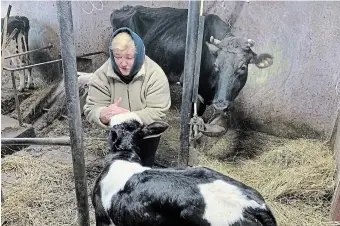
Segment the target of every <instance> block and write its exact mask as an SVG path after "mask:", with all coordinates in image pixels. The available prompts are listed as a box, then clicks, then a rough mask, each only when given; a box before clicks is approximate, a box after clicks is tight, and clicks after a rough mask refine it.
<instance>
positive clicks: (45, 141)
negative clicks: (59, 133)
mask: <svg viewBox="0 0 340 226" xmlns="http://www.w3.org/2000/svg"><path fill="white" fill-rule="evenodd" d="M98 141H107V139H106V138H85V139H84V142H98ZM1 144H2V145H4V144H5V145H60V146H70V145H71V139H70V137H50V138H40V137H39V138H38V137H33V138H32V137H20V138H1Z"/></svg>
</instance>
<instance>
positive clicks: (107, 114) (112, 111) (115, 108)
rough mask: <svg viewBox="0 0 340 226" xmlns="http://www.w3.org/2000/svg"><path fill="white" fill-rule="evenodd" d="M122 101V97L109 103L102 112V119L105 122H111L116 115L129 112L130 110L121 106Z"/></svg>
mask: <svg viewBox="0 0 340 226" xmlns="http://www.w3.org/2000/svg"><path fill="white" fill-rule="evenodd" d="M120 102H122V98H121V97H120V98H119V99H118V100H117V102H116V103H114V104H111V105H109V106H108V107H106V108H104V109H103V110H102V111H101V112H100V121H101V122H102V123H103V124H105V125H107V124H108V123H109V122H110V120H111V117H112V116H114V115H118V114H121V113H126V112H129V110H127V109H125V108H121V107H119V105H120Z"/></svg>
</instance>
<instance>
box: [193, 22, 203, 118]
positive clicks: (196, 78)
mask: <svg viewBox="0 0 340 226" xmlns="http://www.w3.org/2000/svg"><path fill="white" fill-rule="evenodd" d="M204 19H205V17H204V16H200V17H199V24H198V38H197V49H196V62H195V74H194V86H193V94H192V102H193V103H196V101H197V94H198V85H199V80H200V73H201V56H202V44H203V34H204ZM195 113H197V112H195Z"/></svg>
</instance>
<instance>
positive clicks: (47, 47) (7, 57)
mask: <svg viewBox="0 0 340 226" xmlns="http://www.w3.org/2000/svg"><path fill="white" fill-rule="evenodd" d="M50 48H53V45H52V44H50V45H48V46H45V47H42V48H40V49H33V50H30V51H26V52H22V53H18V54H14V55H10V56H6V57H5V59H9V58H13V57H16V56H21V55H25V54H29V53H33V52H36V51H40V50H44V49H50Z"/></svg>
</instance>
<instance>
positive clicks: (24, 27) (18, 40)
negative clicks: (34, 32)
mask: <svg viewBox="0 0 340 226" xmlns="http://www.w3.org/2000/svg"><path fill="white" fill-rule="evenodd" d="M1 27H2V28H3V27H4V18H1ZM15 28H16V29H17V30H18V31H17V32H16V34H15V35H14V36H13V38H12V39H11V40H10V44H13V45H14V47H13V48H11V45H9V46H8V48H6V52H7V53H8V54H17V53H22V52H26V51H28V50H29V48H28V33H29V29H30V25H29V20H28V18H27V17H25V16H12V17H9V18H8V21H7V32H6V35H7V37H9V36H10V35H11V34H12V32H13V31H14V30H15ZM3 41H4V42H6V40H3ZM9 49H10V50H13V49H15V50H14V52H12V51H9ZM12 62H13V63H14V64H15V65H16V66H17V67H22V66H23V63H25V64H29V62H30V59H29V55H28V54H25V55H21V56H19V57H15V58H14V59H13V58H12ZM17 73H19V78H20V84H19V87H18V90H19V91H23V90H24V88H25V73H27V88H28V89H31V88H33V86H34V85H33V79H32V75H31V74H32V69H31V68H30V69H27V70H23V71H17Z"/></svg>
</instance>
